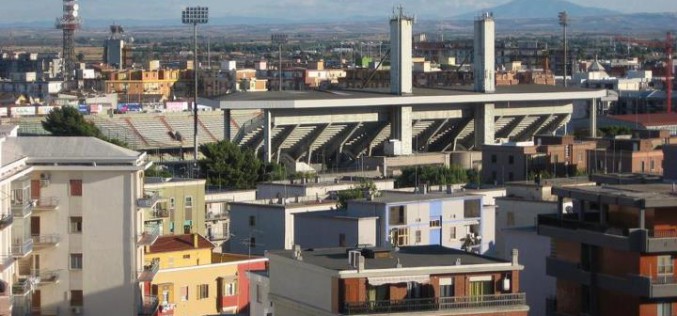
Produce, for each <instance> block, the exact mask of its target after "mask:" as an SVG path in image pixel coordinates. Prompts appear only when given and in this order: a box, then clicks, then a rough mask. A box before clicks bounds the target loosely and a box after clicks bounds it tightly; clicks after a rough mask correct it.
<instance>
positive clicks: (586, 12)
mask: <svg viewBox="0 0 677 316" xmlns="http://www.w3.org/2000/svg"><path fill="white" fill-rule="evenodd" d="M483 11H484V12H492V13H493V14H494V16H495V17H496V18H498V19H540V18H557V14H558V13H559V12H561V11H567V13H568V14H569V16H571V17H581V16H605V15H618V14H621V13H620V12H617V11H613V10H609V9H603V8H596V7H586V6H581V5H578V4H575V3H572V2H569V1H566V0H513V1H511V2H508V3H506V4H502V5H499V6H495V7H492V8H488V9H485V10H483ZM477 15H478V14H477V13H474V14H473V13H466V14H462V15H459V16H457V18H459V19H466V20H470V19H474V18H475V17H476V16H477Z"/></svg>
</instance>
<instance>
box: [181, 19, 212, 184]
mask: <svg viewBox="0 0 677 316" xmlns="http://www.w3.org/2000/svg"><path fill="white" fill-rule="evenodd" d="M181 22H183V24H192V25H193V45H194V51H193V74H194V81H195V82H194V84H195V85H194V87H193V93H194V95H193V97H194V98H193V146H194V148H193V150H194V152H193V153H194V156H193V157H194V159H195V163H194V165H193V166H194V171H197V166H198V164H197V159H198V150H197V148H198V144H197V130H198V120H197V114H198V108H197V71H198V65H197V25H198V24H207V22H209V8H208V7H187V8H185V9H184V10H183V11H182V12H181ZM195 176H197V174H196V175H195Z"/></svg>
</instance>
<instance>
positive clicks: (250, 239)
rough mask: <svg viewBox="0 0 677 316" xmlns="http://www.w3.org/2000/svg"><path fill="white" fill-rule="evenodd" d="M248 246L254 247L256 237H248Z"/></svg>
mask: <svg viewBox="0 0 677 316" xmlns="http://www.w3.org/2000/svg"><path fill="white" fill-rule="evenodd" d="M249 247H251V248H256V237H250V238H249Z"/></svg>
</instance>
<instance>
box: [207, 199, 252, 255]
mask: <svg viewBox="0 0 677 316" xmlns="http://www.w3.org/2000/svg"><path fill="white" fill-rule="evenodd" d="M253 200H256V190H236V191H218V190H217V191H207V193H206V194H205V204H206V205H205V212H206V213H205V229H206V235H205V237H206V238H207V239H209V241H211V242H212V243H213V244H214V245H215V246H216V248H215V249H216V250H215V251H218V252H220V251H223V250H224V249H223V247H224V246H225V243H226V241H227V240H228V239H230V203H231V202H241V201H253Z"/></svg>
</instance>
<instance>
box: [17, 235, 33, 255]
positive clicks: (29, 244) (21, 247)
mask: <svg viewBox="0 0 677 316" xmlns="http://www.w3.org/2000/svg"><path fill="white" fill-rule="evenodd" d="M32 251H33V239H31V238H26V239H15V240H14V241H13V242H12V256H14V257H19V258H20V257H23V256H25V255H27V254H29V253H31V252H32Z"/></svg>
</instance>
